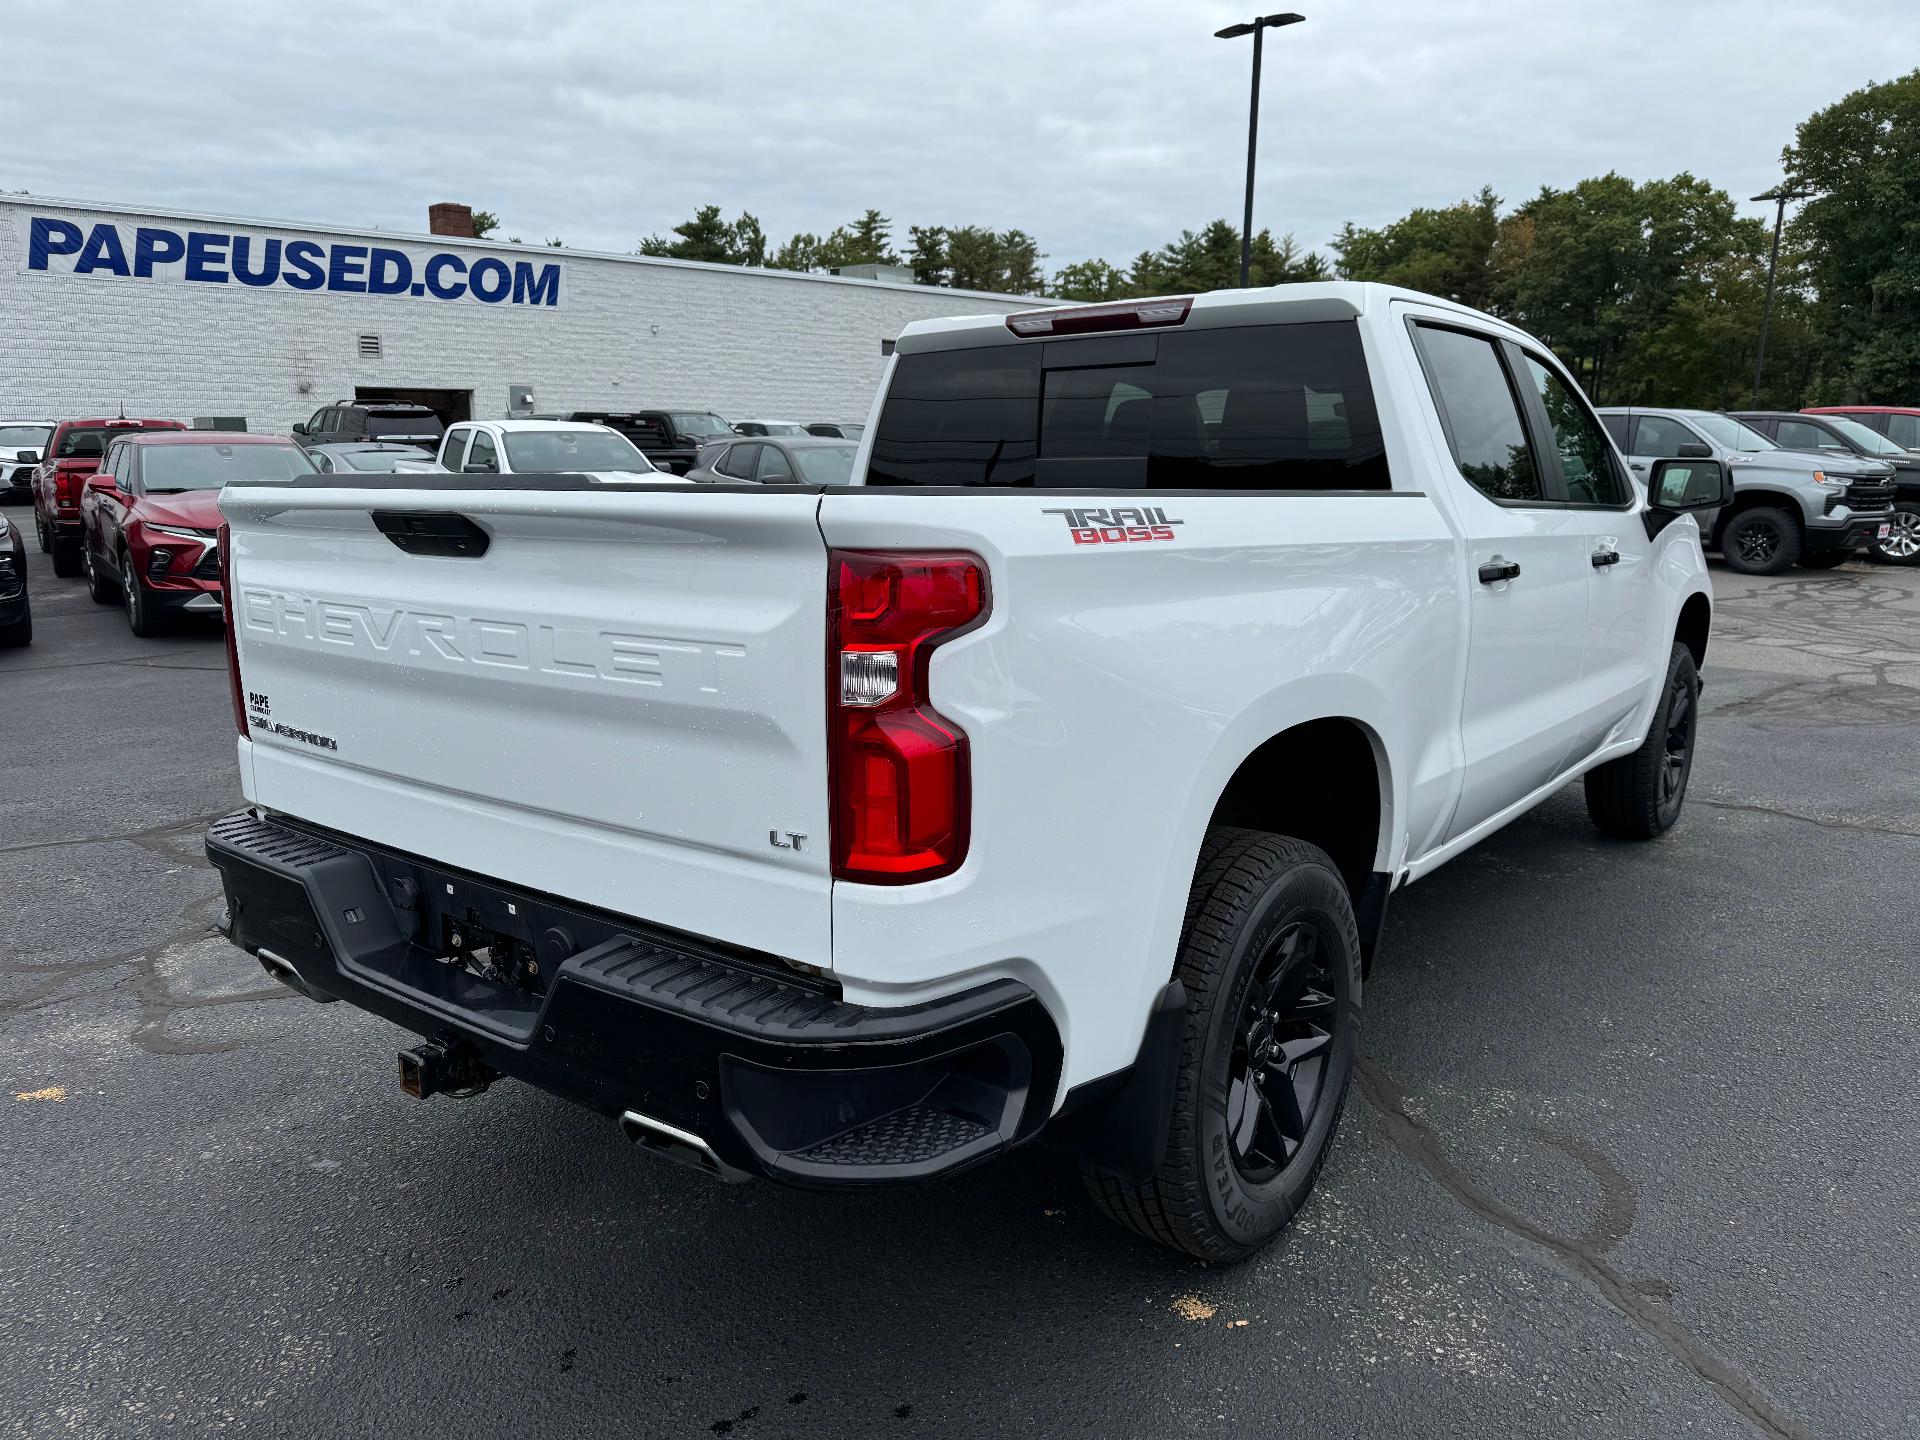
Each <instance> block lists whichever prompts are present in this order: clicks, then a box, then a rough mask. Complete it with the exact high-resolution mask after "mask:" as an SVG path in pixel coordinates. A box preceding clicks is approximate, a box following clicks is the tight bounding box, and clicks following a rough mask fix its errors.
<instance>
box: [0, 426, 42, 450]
mask: <svg viewBox="0 0 1920 1440" xmlns="http://www.w3.org/2000/svg"><path fill="white" fill-rule="evenodd" d="M52 433H53V426H51V425H0V453H5V452H6V451H8V450H38V449H40V448H41V447H42V446H44V445H45V444H46V443H47V437H48V436H49V435H51V434H52Z"/></svg>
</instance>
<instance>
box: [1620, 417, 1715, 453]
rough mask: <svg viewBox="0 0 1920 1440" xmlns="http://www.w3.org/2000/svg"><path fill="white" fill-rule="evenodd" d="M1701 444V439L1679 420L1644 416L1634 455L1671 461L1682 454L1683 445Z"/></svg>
mask: <svg viewBox="0 0 1920 1440" xmlns="http://www.w3.org/2000/svg"><path fill="white" fill-rule="evenodd" d="M1701 443H1703V442H1702V441H1701V439H1700V437H1699V436H1698V435H1696V434H1694V433H1693V431H1691V430H1689V429H1688V428H1687V427H1686V426H1684V425H1682V424H1681V423H1680V422H1679V421H1678V420H1669V419H1668V418H1667V417H1666V416H1664V415H1642V416H1641V417H1640V428H1639V430H1637V431H1636V432H1634V437H1633V453H1634V454H1636V455H1651V456H1653V457H1654V458H1655V459H1664V460H1671V459H1674V458H1675V457H1677V456H1678V455H1679V454H1680V447H1681V446H1682V445H1699V444H1701Z"/></svg>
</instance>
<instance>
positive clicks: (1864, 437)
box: [0, 415, 1907, 455]
mask: <svg viewBox="0 0 1920 1440" xmlns="http://www.w3.org/2000/svg"><path fill="white" fill-rule="evenodd" d="M1824 418H1825V420H1826V422H1827V423H1828V424H1829V425H1831V426H1833V428H1834V429H1836V430H1838V431H1839V432H1840V433H1841V434H1842V435H1844V436H1846V437H1847V438H1848V439H1849V440H1851V441H1853V443H1854V444H1856V445H1858V446H1859V447H1860V448H1861V449H1862V450H1864V451H1866V452H1867V453H1868V454H1869V455H1904V454H1906V453H1907V452H1906V451H1905V450H1903V449H1901V448H1900V447H1899V446H1898V445H1896V444H1894V443H1893V441H1891V440H1889V439H1888V438H1887V437H1886V436H1884V435H1882V434H1881V433H1880V432H1879V431H1878V430H1870V429H1868V428H1867V427H1866V426H1865V425H1862V424H1861V423H1860V422H1859V421H1858V420H1849V419H1848V418H1847V417H1846V416H1845V415H1828V416H1825V417H1824ZM5 448H6V443H5V441H4V440H0V450H4V449H5Z"/></svg>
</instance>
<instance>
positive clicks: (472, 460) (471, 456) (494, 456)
mask: <svg viewBox="0 0 1920 1440" xmlns="http://www.w3.org/2000/svg"><path fill="white" fill-rule="evenodd" d="M467 464H469V465H484V466H486V468H487V469H488V470H491V471H497V470H499V468H500V453H499V451H498V450H497V449H495V447H494V443H493V436H491V435H489V434H488V433H487V432H486V431H484V430H476V431H474V432H473V448H472V449H471V450H469V451H467Z"/></svg>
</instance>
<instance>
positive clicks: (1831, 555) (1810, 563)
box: [1800, 550, 1853, 570]
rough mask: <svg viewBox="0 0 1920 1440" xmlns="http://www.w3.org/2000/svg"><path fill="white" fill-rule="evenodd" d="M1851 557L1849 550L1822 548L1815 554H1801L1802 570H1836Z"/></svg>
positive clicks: (1851, 552) (1851, 553)
mask: <svg viewBox="0 0 1920 1440" xmlns="http://www.w3.org/2000/svg"><path fill="white" fill-rule="evenodd" d="M1851 559H1853V551H1851V550H1822V551H1820V552H1819V553H1818V554H1815V555H1802V556H1801V557H1800V568H1801V569H1802V570H1838V569H1839V568H1840V567H1841V566H1842V565H1844V564H1846V563H1847V561H1849V560H1851Z"/></svg>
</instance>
